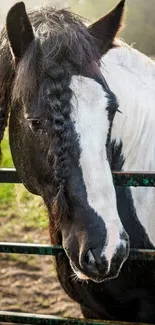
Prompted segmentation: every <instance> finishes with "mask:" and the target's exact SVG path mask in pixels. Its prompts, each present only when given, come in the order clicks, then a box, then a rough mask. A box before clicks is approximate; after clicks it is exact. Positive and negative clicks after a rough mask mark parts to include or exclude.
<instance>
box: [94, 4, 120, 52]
mask: <svg viewBox="0 0 155 325" xmlns="http://www.w3.org/2000/svg"><path fill="white" fill-rule="evenodd" d="M124 7H125V0H121V1H120V2H119V3H118V5H117V6H116V7H115V8H114V9H113V10H112V11H111V12H109V13H108V14H107V15H106V16H104V17H102V18H101V19H99V20H98V21H96V22H95V23H93V24H92V25H91V26H89V27H88V29H89V32H90V34H91V35H92V36H94V37H95V38H96V40H98V44H99V49H100V51H101V54H102V55H103V54H104V53H105V52H106V51H107V50H108V49H109V48H110V47H111V46H112V42H113V40H114V38H115V36H116V34H117V33H118V31H119V29H120V28H121V27H122V24H123V14H124Z"/></svg>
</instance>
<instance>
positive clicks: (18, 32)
mask: <svg viewBox="0 0 155 325" xmlns="http://www.w3.org/2000/svg"><path fill="white" fill-rule="evenodd" d="M124 2H125V1H124V0H122V1H121V2H120V3H119V4H118V5H117V6H116V8H115V9H114V10H113V11H112V12H110V13H109V14H107V15H106V16H105V17H103V18H102V19H100V20H99V21H97V22H96V23H94V24H93V25H92V26H89V27H88V28H87V27H85V25H84V24H83V23H82V22H81V20H80V19H79V17H77V16H76V15H74V14H72V13H70V12H68V11H66V10H59V11H55V10H53V9H52V8H50V7H48V8H42V9H40V10H35V11H33V12H31V13H29V16H28V15H27V13H26V11H25V6H24V3H23V2H20V3H17V4H15V5H14V6H13V7H12V8H11V9H10V11H9V13H8V16H7V22H6V28H4V29H3V31H2V33H1V38H0V107H1V109H0V114H1V116H0V127H1V129H0V139H2V137H3V133H4V129H5V125H6V121H7V118H8V113H9V112H10V123H9V133H10V147H11V151H12V156H13V160H14V164H15V167H16V169H17V171H18V173H19V175H20V178H21V180H22V181H23V183H24V184H25V186H26V188H27V189H28V190H29V191H31V192H32V193H34V194H37V195H40V196H42V198H43V200H44V202H45V204H46V206H47V208H48V210H49V220H50V233H51V241H52V243H53V244H62V246H63V247H64V253H62V254H59V255H58V256H57V258H56V262H57V272H58V276H59V279H60V282H61V284H62V286H63V288H64V289H65V291H66V292H67V293H68V295H69V296H70V297H72V298H73V299H74V300H76V301H77V302H79V303H80V305H81V309H82V312H83V314H84V316H86V317H89V318H99V319H109V320H123V321H137V322H148V323H155V268H154V263H153V262H152V263H150V264H148V263H144V262H141V263H140V262H137V263H136V262H134V263H132V262H131V261H128V260H127V258H128V253H129V246H130V247H132V248H153V247H154V246H155V218H154V211H155V190H154V188H130V189H129V188H121V187H120V188H119V187H116V188H115V187H114V185H113V180H112V173H111V171H112V170H130V171H152V170H154V165H155V136H154V134H155V112H154V107H155V63H154V61H152V60H151V59H149V58H148V57H146V56H145V55H143V54H141V53H140V52H138V51H137V50H135V49H133V48H131V47H129V46H128V45H126V44H124V43H123V42H122V41H120V40H118V39H117V38H116V35H117V32H118V31H119V29H120V27H121V25H122V21H123V13H124ZM129 243H130V244H129ZM124 262H125V263H124ZM77 279H78V281H77Z"/></svg>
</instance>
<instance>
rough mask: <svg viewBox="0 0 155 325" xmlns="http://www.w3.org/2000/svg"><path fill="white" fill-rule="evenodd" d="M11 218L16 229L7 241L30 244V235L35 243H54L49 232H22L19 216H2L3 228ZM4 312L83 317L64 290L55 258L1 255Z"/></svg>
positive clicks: (0, 289)
mask: <svg viewBox="0 0 155 325" xmlns="http://www.w3.org/2000/svg"><path fill="white" fill-rule="evenodd" d="M10 218H15V222H14V224H15V226H14V229H13V232H12V233H10V232H9V234H6V236H5V238H4V236H3V241H9V242H28V238H29V235H30V236H31V238H33V242H34V243H40V244H41V243H42V244H45V243H47V244H49V243H50V240H49V234H48V229H45V230H36V229H23V228H22V229H21V228H20V224H18V220H17V222H16V217H15V216H10V217H4V218H3V217H1V218H0V228H1V229H3V227H5V228H7V223H8V224H9V223H10ZM4 233H5V232H4ZM0 241H2V236H0ZM0 310H7V311H15V312H27V313H40V314H56V315H61V316H65V317H67V316H70V317H81V313H80V308H79V306H78V305H77V304H75V303H73V302H72V301H71V300H70V299H69V298H68V296H67V295H66V294H65V293H64V291H63V289H62V288H61V287H60V284H59V282H58V280H57V277H56V272H55V267H54V258H53V257H51V256H34V255H29V256H28V255H22V256H21V255H18V254H16V255H14V254H10V255H9V254H1V255H0ZM0 324H2V323H0Z"/></svg>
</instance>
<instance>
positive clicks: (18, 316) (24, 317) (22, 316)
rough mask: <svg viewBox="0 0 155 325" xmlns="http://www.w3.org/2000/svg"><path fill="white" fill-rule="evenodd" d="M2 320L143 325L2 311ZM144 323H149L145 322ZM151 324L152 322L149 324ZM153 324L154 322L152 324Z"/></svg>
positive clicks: (58, 324)
mask: <svg viewBox="0 0 155 325" xmlns="http://www.w3.org/2000/svg"><path fill="white" fill-rule="evenodd" d="M0 321H1V322H7V323H10V322H11V323H21V324H42V325H69V324H70V325H142V324H141V323H124V322H118V321H116V322H115V321H93V320H83V319H74V318H63V317H58V316H53V315H52V316H48V315H39V314H26V313H14V312H7V311H6V312H5V311H4V312H3V311H0ZM143 325H148V324H144V323H143ZM149 325H151V324H149ZM152 325H153V324H152Z"/></svg>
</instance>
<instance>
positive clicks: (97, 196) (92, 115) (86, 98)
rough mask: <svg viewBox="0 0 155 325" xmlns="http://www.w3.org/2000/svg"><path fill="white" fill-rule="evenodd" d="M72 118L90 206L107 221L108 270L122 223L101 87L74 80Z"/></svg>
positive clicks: (84, 78)
mask: <svg viewBox="0 0 155 325" xmlns="http://www.w3.org/2000/svg"><path fill="white" fill-rule="evenodd" d="M71 89H72V90H73V93H74V94H75V96H74V97H73V99H72V106H73V111H72V115H71V118H72V120H73V122H74V124H75V130H76V132H77V134H78V135H79V144H80V149H81V154H80V162H79V164H80V167H81V170H82V174H83V179H84V183H85V186H86V191H87V199H88V204H89V205H90V207H91V208H92V209H93V210H94V211H95V212H96V213H97V214H98V215H99V216H100V217H101V218H103V220H104V223H105V227H106V230H107V242H106V246H105V247H103V252H102V255H103V254H105V256H106V259H107V260H108V263H109V267H110V263H111V259H112V257H113V255H114V254H115V252H116V250H117V248H118V246H119V245H120V242H121V240H120V233H121V232H122V224H121V221H120V219H119V216H118V212H117V207H116V195H115V189H114V186H113V181H112V175H111V170H110V167H109V163H108V160H107V152H106V141H107V136H108V131H109V121H108V111H107V107H108V99H107V97H106V93H105V92H104V90H103V88H102V87H101V85H99V84H98V83H97V82H95V81H94V80H92V79H89V78H86V77H73V78H72V83H71Z"/></svg>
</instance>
